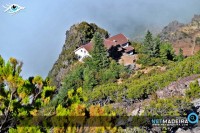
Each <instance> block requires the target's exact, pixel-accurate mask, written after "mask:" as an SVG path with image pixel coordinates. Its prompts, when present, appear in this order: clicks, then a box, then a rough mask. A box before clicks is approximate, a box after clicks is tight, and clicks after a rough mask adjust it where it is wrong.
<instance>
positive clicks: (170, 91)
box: [156, 75, 200, 98]
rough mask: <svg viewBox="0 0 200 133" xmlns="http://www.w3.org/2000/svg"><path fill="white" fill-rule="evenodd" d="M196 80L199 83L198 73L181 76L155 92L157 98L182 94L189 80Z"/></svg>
mask: <svg viewBox="0 0 200 133" xmlns="http://www.w3.org/2000/svg"><path fill="white" fill-rule="evenodd" d="M195 80H198V81H199V83H200V78H199V75H192V76H188V77H185V78H182V79H180V80H178V81H176V82H172V83H171V84H170V85H168V86H167V87H165V88H163V89H162V90H158V91H157V92H156V94H157V96H158V98H167V97H172V96H184V95H185V90H186V89H187V88H188V87H189V85H190V83H191V82H194V81H195Z"/></svg>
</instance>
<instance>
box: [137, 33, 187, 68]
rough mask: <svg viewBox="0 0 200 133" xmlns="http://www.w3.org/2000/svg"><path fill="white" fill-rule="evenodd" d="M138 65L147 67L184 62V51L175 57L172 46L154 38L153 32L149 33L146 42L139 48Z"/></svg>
mask: <svg viewBox="0 0 200 133" xmlns="http://www.w3.org/2000/svg"><path fill="white" fill-rule="evenodd" d="M138 49H139V50H138V53H139V60H138V63H139V64H142V65H145V66H154V65H165V64H168V63H169V61H182V60H183V59H184V56H183V51H182V50H181V49H180V51H179V54H178V55H175V54H174V50H173V48H172V44H170V43H168V42H163V41H161V40H160V39H159V38H158V37H156V38H155V37H153V36H152V34H151V32H149V31H148V32H147V34H146V36H145V39H144V42H143V44H142V45H141V46H139V47H138Z"/></svg>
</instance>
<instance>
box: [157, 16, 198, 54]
mask: <svg viewBox="0 0 200 133" xmlns="http://www.w3.org/2000/svg"><path fill="white" fill-rule="evenodd" d="M159 36H160V37H161V39H162V40H165V41H169V42H171V43H172V44H173V47H174V49H175V51H176V53H178V52H179V49H180V48H181V49H182V50H183V54H184V55H185V56H191V55H194V53H196V52H197V51H199V50H200V15H194V17H193V19H192V21H191V22H190V23H189V24H182V23H179V22H178V21H173V22H171V23H170V24H169V25H168V26H166V27H164V29H163V30H162V32H161V33H160V34H159Z"/></svg>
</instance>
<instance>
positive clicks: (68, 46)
mask: <svg viewBox="0 0 200 133" xmlns="http://www.w3.org/2000/svg"><path fill="white" fill-rule="evenodd" d="M95 32H99V33H100V34H101V35H102V37H103V38H108V37H109V34H108V32H107V31H106V30H104V29H102V28H100V27H98V26H97V25H96V24H94V23H91V24H89V23H87V22H81V23H79V24H75V25H73V26H71V28H70V30H68V31H67V32H66V40H65V44H64V46H63V48H62V52H61V53H60V55H59V57H58V59H57V61H56V62H55V64H54V65H53V67H52V69H51V70H50V72H49V74H48V77H49V78H50V79H51V82H52V85H55V86H56V87H57V88H59V87H60V86H61V82H62V81H63V79H64V77H65V76H66V74H67V73H68V72H69V70H70V67H72V64H73V62H74V61H76V57H75V55H74V52H73V51H74V50H75V49H76V48H77V47H79V46H80V45H82V44H86V43H88V42H89V41H90V40H91V39H92V38H93V35H94V33H95Z"/></svg>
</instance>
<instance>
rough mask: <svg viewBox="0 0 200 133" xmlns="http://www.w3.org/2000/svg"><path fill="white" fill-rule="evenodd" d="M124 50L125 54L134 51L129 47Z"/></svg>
mask: <svg viewBox="0 0 200 133" xmlns="http://www.w3.org/2000/svg"><path fill="white" fill-rule="evenodd" d="M124 49H125V52H126V53H127V52H129V51H132V50H134V48H133V47H131V46H128V47H125V48H124Z"/></svg>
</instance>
